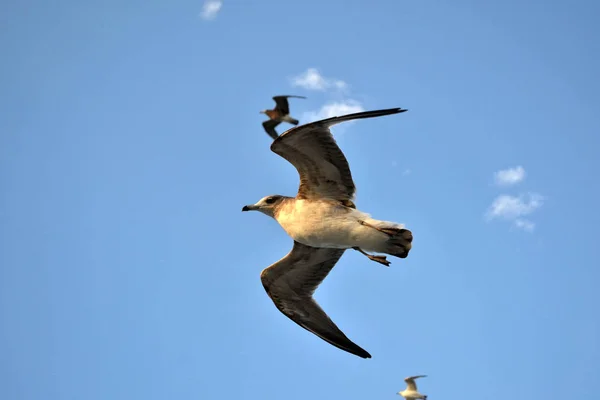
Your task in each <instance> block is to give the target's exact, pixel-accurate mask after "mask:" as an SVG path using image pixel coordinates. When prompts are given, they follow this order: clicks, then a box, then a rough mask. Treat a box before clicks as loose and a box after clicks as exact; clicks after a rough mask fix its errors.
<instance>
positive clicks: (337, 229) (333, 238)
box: [277, 200, 363, 248]
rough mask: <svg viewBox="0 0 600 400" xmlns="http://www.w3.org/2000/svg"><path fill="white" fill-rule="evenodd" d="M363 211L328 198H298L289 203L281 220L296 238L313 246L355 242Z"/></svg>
mask: <svg viewBox="0 0 600 400" xmlns="http://www.w3.org/2000/svg"><path fill="white" fill-rule="evenodd" d="M362 215H363V213H361V212H359V211H356V210H353V209H348V208H345V207H342V206H340V205H337V204H335V203H332V202H328V201H314V200H296V201H294V202H290V203H289V204H286V205H285V206H284V207H283V208H282V209H281V211H280V212H279V214H278V215H277V222H279V224H280V225H281V227H282V228H283V229H284V230H285V231H286V232H287V234H288V235H290V236H291V237H292V238H293V239H294V240H296V241H298V242H300V243H302V244H305V245H307V246H313V247H333V248H349V247H352V246H354V245H355V243H356V237H357V234H358V233H359V231H360V230H361V228H362V226H361V225H360V224H359V223H358V219H359V218H360V217H361V216H362Z"/></svg>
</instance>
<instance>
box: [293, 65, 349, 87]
mask: <svg viewBox="0 0 600 400" xmlns="http://www.w3.org/2000/svg"><path fill="white" fill-rule="evenodd" d="M292 86H297V87H301V88H304V89H307V90H320V91H325V90H328V89H338V90H344V89H346V88H347V87H348V84H347V83H346V82H344V81H342V80H339V79H331V78H325V77H324V76H323V75H321V73H320V72H319V71H318V70H317V69H316V68H309V69H307V70H306V71H304V72H303V73H301V74H300V75H297V76H295V77H293V78H292Z"/></svg>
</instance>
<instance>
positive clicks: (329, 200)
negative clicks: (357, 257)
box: [242, 108, 413, 358]
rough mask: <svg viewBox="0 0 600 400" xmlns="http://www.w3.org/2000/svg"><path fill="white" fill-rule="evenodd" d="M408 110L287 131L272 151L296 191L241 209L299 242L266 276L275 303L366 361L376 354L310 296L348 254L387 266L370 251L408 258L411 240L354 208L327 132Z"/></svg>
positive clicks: (346, 173)
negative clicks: (293, 177) (291, 173)
mask: <svg viewBox="0 0 600 400" xmlns="http://www.w3.org/2000/svg"><path fill="white" fill-rule="evenodd" d="M404 111H407V110H404V109H401V108H392V109H387V110H376V111H366V112H360V113H355V114H348V115H344V116H341V117H333V118H328V119H324V120H321V121H316V122H312V123H310V124H305V125H301V126H298V127H294V128H291V129H289V130H288V131H286V132H284V133H283V134H281V136H279V137H277V138H276V139H275V140H274V141H273V143H272V144H271V150H272V151H273V152H275V153H276V154H278V155H280V156H281V157H283V158H285V159H286V160H287V161H289V162H290V163H291V164H293V165H294V167H296V169H297V170H298V173H299V175H300V187H299V189H298V194H297V195H296V197H288V196H281V195H271V196H266V197H263V198H262V199H260V200H259V201H258V203H256V204H253V205H247V206H244V208H242V211H260V212H261V213H263V214H265V215H267V216H269V217H272V218H274V219H275V220H277V222H278V223H279V224H280V225H281V227H282V228H283V229H284V230H285V231H286V232H287V234H288V235H289V236H291V237H292V239H294V246H293V248H292V250H291V251H290V252H289V253H288V254H287V255H286V256H285V257H283V258H282V259H281V260H279V261H277V262H276V263H274V264H272V265H270V266H269V267H267V268H265V269H264V270H263V271H262V272H261V275H260V278H261V281H262V284H263V286H264V288H265V290H266V291H267V294H268V295H269V297H270V298H271V300H273V302H274V303H275V306H276V307H277V308H278V309H279V310H280V311H281V312H282V313H283V314H284V315H286V316H287V317H289V318H290V319H291V320H292V321H294V322H295V323H297V324H298V325H300V326H301V327H303V328H304V329H306V330H308V331H310V332H312V333H313V334H315V335H317V336H318V337H320V338H321V339H323V340H325V341H327V342H328V343H330V344H332V345H333V346H336V347H338V348H340V349H342V350H345V351H347V352H349V353H352V354H355V355H357V356H359V357H363V358H371V355H370V354H369V353H368V352H367V351H365V350H364V349H362V348H361V347H359V346H358V345H356V344H355V343H353V342H352V341H351V340H350V339H348V337H346V335H344V333H343V332H342V331H341V330H340V329H339V328H338V327H337V326H336V325H335V323H333V321H332V320H331V319H330V318H329V317H328V316H327V314H326V313H325V312H324V311H323V310H322V309H321V307H320V306H319V305H318V304H317V302H316V301H315V300H314V299H313V297H312V295H313V293H314V292H315V290H316V289H317V287H318V286H319V285H320V283H321V282H322V281H323V280H324V279H325V278H326V277H327V275H328V274H329V272H330V271H331V269H332V268H333V267H334V266H335V264H336V262H337V261H338V260H339V259H340V257H341V256H342V254H344V251H346V250H347V249H354V250H357V251H359V252H360V253H362V254H364V255H365V256H367V257H368V258H369V259H371V260H373V261H376V262H379V263H381V264H384V265H386V266H388V265H389V264H390V262H389V261H387V260H386V257H385V256H376V255H371V254H368V253H367V252H366V251H372V252H379V253H385V254H389V255H393V256H396V257H399V258H406V257H407V256H408V252H409V251H410V249H411V247H412V239H413V238H412V233H411V232H410V231H409V230H407V229H403V225H401V224H397V223H394V222H388V221H380V220H376V219H373V218H371V217H370V216H369V214H366V213H363V212H361V211H359V210H357V209H356V206H355V205H354V202H353V199H354V194H355V191H356V187H355V186H354V182H353V180H352V174H351V173H350V167H349V166H348V161H347V160H346V157H345V156H344V153H342V151H341V150H340V148H339V147H338V146H337V144H336V142H335V140H334V138H333V136H332V134H331V131H330V130H329V128H330V127H331V126H333V125H336V124H339V123H341V122H345V121H351V120H354V119H361V118H372V117H379V116H383V115H389V114H397V113H401V112H404Z"/></svg>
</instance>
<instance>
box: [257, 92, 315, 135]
mask: <svg viewBox="0 0 600 400" xmlns="http://www.w3.org/2000/svg"><path fill="white" fill-rule="evenodd" d="M288 97H296V98H298V99H305V98H306V97H304V96H292V95H288V96H275V97H273V100H275V104H276V105H275V108H274V109H272V110H262V111H260V114H266V115H267V116H268V117H269V119H268V120H266V121H265V122H263V123H262V126H263V128H265V132H267V133H268V134H269V136H271V137H272V138H273V139H277V136H279V135H278V134H277V131H276V130H275V127H276V126H277V125H279V124H280V123H281V122H283V121H285V122H289V123H290V124H292V125H298V120H297V119H294V118H292V117H290V105H289V104H288V100H287V99H288Z"/></svg>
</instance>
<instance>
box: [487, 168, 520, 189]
mask: <svg viewBox="0 0 600 400" xmlns="http://www.w3.org/2000/svg"><path fill="white" fill-rule="evenodd" d="M494 178H495V180H496V184H497V185H500V186H508V185H514V184H515V183H519V182H521V181H522V180H523V179H525V169H524V168H523V167H521V166H520V165H519V166H518V167H515V168H508V169H503V170H501V171H498V172H496V173H495V174H494Z"/></svg>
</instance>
